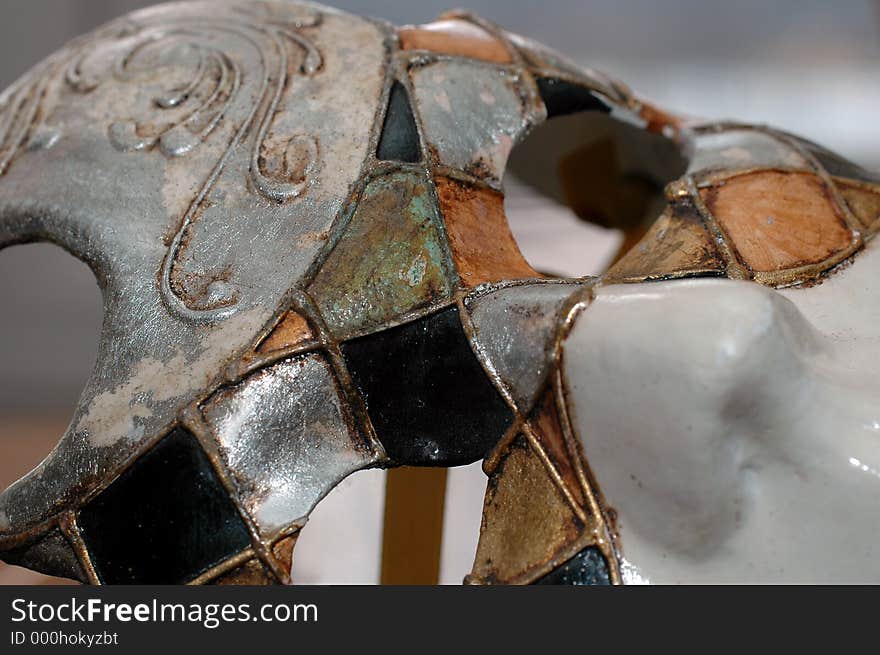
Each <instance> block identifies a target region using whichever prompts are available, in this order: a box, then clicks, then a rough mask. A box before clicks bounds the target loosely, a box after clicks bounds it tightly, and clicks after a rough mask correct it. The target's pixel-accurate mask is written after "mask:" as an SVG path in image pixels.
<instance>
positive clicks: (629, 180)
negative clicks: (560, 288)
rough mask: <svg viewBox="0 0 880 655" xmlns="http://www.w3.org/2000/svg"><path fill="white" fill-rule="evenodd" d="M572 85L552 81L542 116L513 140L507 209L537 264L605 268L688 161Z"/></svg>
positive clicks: (590, 271)
mask: <svg viewBox="0 0 880 655" xmlns="http://www.w3.org/2000/svg"><path fill="white" fill-rule="evenodd" d="M585 93H586V94H587V96H589V93H588V92H586V91H585V90H584V89H581V88H578V87H572V86H570V85H568V88H566V86H557V87H555V88H554V87H553V86H550V87H549V94H550V95H549V96H548V92H544V93H543V95H544V97H545V103H547V105H548V107H551V105H552V109H553V110H552V111H548V115H549V119H548V120H547V121H546V122H545V123H543V124H541V125H540V126H538V127H537V128H535V129H534V130H533V131H532V132H531V133H530V134H529V135H528V136H527V137H526V138H525V139H523V140H522V141H521V142H520V143H518V144H517V145H516V146H515V147H514V149H513V151H512V153H511V155H510V158H509V160H508V164H507V169H506V171H505V178H504V188H505V213H506V214H507V219H508V222H509V225H510V228H511V231H512V232H513V235H514V238H515V239H516V241H517V244H518V245H519V247H520V250H521V251H522V253H523V255H524V256H525V258H526V259H527V260H528V262H529V264H531V265H532V266H533V267H534V268H535V269H537V270H539V271H541V272H543V273H546V274H549V275H553V276H559V277H580V276H584V275H598V274H600V273H603V272H604V271H605V270H606V268H607V267H608V266H609V265H610V264H611V263H613V261H614V260H615V259H616V258H617V257H619V256H620V255H622V254H623V253H624V252H626V251H627V250H628V249H629V248H630V247H632V246H633V245H635V243H636V242H638V240H639V239H640V238H641V237H642V236H644V234H645V233H646V232H647V229H648V227H650V225H651V223H653V221H654V219H655V218H656V217H657V216H659V215H660V214H661V212H662V210H663V206H664V205H665V200H664V198H663V188H664V187H665V186H666V184H668V183H669V182H671V181H673V180H675V179H677V178H678V177H680V176H681V175H682V174H683V173H684V172H685V169H686V167H687V162H686V160H685V158H684V157H683V156H682V154H681V152H680V151H679V149H678V147H677V146H676V145H675V143H673V142H672V141H671V140H669V139H667V138H666V137H664V136H661V135H658V134H653V133H650V132H648V131H646V130H644V129H642V128H640V127H638V126H636V125H632V124H630V123H627V122H624V121H623V120H621V118H619V117H618V116H616V115H615V114H613V113H610V114H609V113H607V112H605V111H603V109H604V108H603V107H602V106H601V104H595V103H589V102H586V101H585V98H586V96H585V95H584V94H585Z"/></svg>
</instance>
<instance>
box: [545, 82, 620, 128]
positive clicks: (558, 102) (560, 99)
mask: <svg viewBox="0 0 880 655" xmlns="http://www.w3.org/2000/svg"><path fill="white" fill-rule="evenodd" d="M538 91H539V92H540V94H541V99H542V100H543V101H544V106H545V107H546V108H547V118H553V117H555V116H565V115H566V114H576V113H578V112H582V111H602V112H607V111H608V106H607V105H606V104H605V103H604V102H602V101H601V100H599V98H597V97H596V96H594V95H593V93H592V92H591V91H590V90H589V89H587V88H585V87H582V86H578V85H576V84H572V83H571V82H566V81H565V80H557V79H555V78H552V77H540V78H538Z"/></svg>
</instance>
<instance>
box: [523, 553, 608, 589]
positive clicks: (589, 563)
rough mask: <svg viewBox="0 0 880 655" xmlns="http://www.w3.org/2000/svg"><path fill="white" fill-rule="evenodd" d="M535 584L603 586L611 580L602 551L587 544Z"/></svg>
mask: <svg viewBox="0 0 880 655" xmlns="http://www.w3.org/2000/svg"><path fill="white" fill-rule="evenodd" d="M535 584H552V585H581V586H604V585H610V584H611V580H610V578H609V577H608V565H607V564H606V563H605V558H604V557H603V556H602V553H601V552H599V549H598V548H596V547H594V546H588V547H587V548H584V549H583V550H582V551H581V552H579V553H578V554H577V555H575V556H574V557H572V558H571V559H570V560H568V561H567V562H565V564H562V565H560V566H559V567H557V568H556V569H555V570H553V571H550V573H548V574H547V575H545V576H544V577H543V578H541V579H540V580H537V581H536V582H535Z"/></svg>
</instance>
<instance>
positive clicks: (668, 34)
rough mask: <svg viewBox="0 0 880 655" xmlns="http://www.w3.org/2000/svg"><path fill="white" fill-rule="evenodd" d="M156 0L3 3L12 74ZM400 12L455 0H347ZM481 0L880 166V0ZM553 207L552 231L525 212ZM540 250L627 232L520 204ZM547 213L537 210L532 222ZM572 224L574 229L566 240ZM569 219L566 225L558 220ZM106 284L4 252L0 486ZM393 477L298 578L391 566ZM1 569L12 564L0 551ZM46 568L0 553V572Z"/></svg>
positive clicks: (465, 499) (466, 510) (658, 86)
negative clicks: (384, 543)
mask: <svg viewBox="0 0 880 655" xmlns="http://www.w3.org/2000/svg"><path fill="white" fill-rule="evenodd" d="M148 4H151V3H150V2H146V1H143V0H28V1H27V2H21V1H12V0H2V1H0V88H2V87H5V86H7V85H8V84H9V83H11V82H12V81H13V80H15V78H16V77H18V76H19V75H20V74H21V73H23V72H24V71H25V70H27V68H28V67H30V66H31V65H32V64H34V63H36V62H37V61H39V60H40V59H42V58H43V57H44V56H46V55H48V54H49V53H51V52H52V51H53V50H55V49H56V48H58V47H59V46H61V45H62V44H63V43H64V42H65V41H67V40H68V39H70V38H71V37H73V36H75V35H77V34H79V33H81V32H83V31H86V30H89V29H91V28H93V27H95V26H96V25H98V24H100V23H102V22H104V21H106V20H109V19H111V18H113V17H115V16H118V15H120V14H123V13H125V12H127V11H129V10H132V9H136V8H138V7H142V6H145V5H148ZM330 4H333V5H334V6H336V7H338V8H340V9H345V10H349V11H352V12H355V13H360V14H366V15H372V16H376V17H380V18H384V19H387V20H389V21H391V22H394V23H397V24H406V23H419V22H427V21H429V20H431V19H432V18H433V17H434V16H436V15H437V14H438V13H440V12H441V11H443V10H444V9H447V8H449V6H450V4H452V5H454V4H455V0H436V1H435V0H384V1H382V0H373V1H369V0H354V1H351V0H337V1H336V2H331V3H330ZM466 6H467V8H468V9H471V10H473V11H475V12H477V13H479V14H481V15H483V16H485V17H487V18H489V19H491V20H493V21H495V22H497V23H499V24H501V25H502V26H504V27H505V28H507V29H508V30H511V31H513V32H518V33H521V34H524V35H527V36H530V37H532V38H534V39H536V40H538V41H541V42H543V43H545V44H548V45H551V46H553V47H555V48H556V49H557V50H559V51H561V52H563V53H565V54H567V55H568V56H569V57H570V58H572V59H574V60H576V61H578V62H581V63H583V64H587V65H589V66H592V67H594V68H598V69H600V70H605V71H607V72H609V73H611V74H612V75H614V76H616V77H618V78H620V79H622V80H623V81H624V82H626V83H627V84H629V85H630V86H631V87H632V88H634V89H635V90H637V91H638V92H639V93H640V94H642V95H644V96H646V97H648V98H650V99H652V100H654V101H656V102H658V103H660V104H661V105H665V106H667V107H670V108H672V109H675V110H678V111H681V112H684V113H687V114H694V115H700V116H705V117H714V118H729V117H733V118H737V119H740V120H746V121H751V122H758V123H770V124H774V125H777V126H781V127H784V128H786V129H788V130H790V131H792V132H796V133H798V134H800V135H802V136H805V137H807V138H809V139H811V140H814V141H818V142H820V143H822V144H823V145H825V146H828V147H830V148H831V149H833V150H837V151H838V152H840V153H841V154H843V155H845V156H847V157H849V158H851V159H853V160H855V161H857V162H859V163H861V164H862V165H864V166H867V167H871V168H880V129H878V128H877V124H876V123H875V121H876V120H877V118H876V117H877V112H878V107H880V75H878V66H877V62H878V61H880V2H878V1H877V0H848V1H847V0H842V1H839V2H833V3H832V2H828V1H827V0H776V1H775V2H766V0H725V1H724V2H720V1H710V0H664V1H663V2H656V1H655V0H545V1H544V2H535V1H534V0H527V1H525V0H470V2H468V3H467V5H466ZM535 211H545V212H546V219H547V220H545V221H542V222H541V228H540V229H541V232H540V233H536V232H535V231H534V229H532V231H531V233H529V228H528V226H527V221H526V220H525V218H526V216H533V214H534V212H535ZM509 214H510V220H511V223H512V225H513V229H514V232H515V233H516V235H517V237H518V238H521V239H522V240H523V242H526V241H527V242H528V246H527V245H526V244H525V243H524V250H525V254H526V256H527V258H529V259H530V261H531V262H532V264H533V265H536V266H537V267H538V268H541V262H542V261H548V262H553V263H554V264H556V266H557V268H558V264H559V260H560V254H559V253H560V252H561V251H560V250H559V249H560V248H564V250H565V254H564V259H565V261H566V262H569V264H567V265H568V266H569V271H568V272H569V273H570V274H586V273H592V272H597V271H598V270H599V269H600V268H601V267H602V265H603V263H604V261H605V260H606V259H607V257H608V256H609V254H610V253H611V252H613V250H614V248H615V247H616V244H617V242H618V237H617V236H616V235H614V234H610V233H605V232H604V231H602V230H599V229H598V228H591V227H589V226H583V225H577V226H575V224H574V222H573V219H572V218H571V217H570V216H567V215H566V214H565V212H564V211H560V210H559V209H558V208H553V207H543V208H541V207H537V206H535V205H533V204H532V205H530V204H529V203H528V202H525V201H523V202H521V203H519V204H518V205H517V206H516V207H509ZM528 224H529V225H532V226H534V225H535V221H528ZM574 231H577V238H570V237H571V235H572V234H573V232H574ZM562 234H567V235H568V236H566V237H565V238H564V239H563V238H560V235H562ZM100 322H101V298H100V293H99V291H98V289H97V287H96V285H95V282H94V280H93V278H92V275H91V273H90V272H89V271H88V270H87V269H86V267H85V266H84V265H82V264H81V263H79V262H77V261H76V260H74V259H72V258H71V257H69V256H68V255H66V254H65V253H63V252H62V251H61V250H60V249H58V248H56V247H54V246H48V245H27V246H16V247H13V248H8V249H6V250H4V251H2V252H0V362H2V369H0V370H2V375H0V487H5V486H6V485H8V484H9V483H10V482H12V481H13V480H14V479H16V478H17V477H19V476H20V475H21V474H23V473H24V472H26V471H27V470H29V469H30V468H31V467H32V466H34V465H35V464H36V463H37V462H39V460H40V459H41V458H42V457H43V456H45V455H46V454H47V453H48V451H49V449H50V448H51V447H52V445H53V444H54V441H55V440H56V439H57V436H58V435H60V434H61V432H62V431H63V430H64V428H65V426H66V424H67V422H68V420H69V418H70V414H71V412H72V410H73V406H74V404H75V402H76V398H77V396H78V393H79V390H80V388H81V387H82V386H83V384H84V382H85V380H86V378H87V376H88V374H89V371H90V369H91V366H92V363H93V361H94V357H95V350H96V346H97V336H98V331H99V328H100ZM484 488H485V478H484V477H483V475H482V473H481V471H480V470H479V465H474V466H470V467H463V468H461V469H455V470H453V471H451V473H450V478H449V482H448V486H447V505H446V532H445V537H444V543H443V551H442V553H443V554H442V562H441V581H442V582H445V583H458V582H460V581H461V578H462V576H463V575H464V574H465V573H467V571H468V570H469V568H470V564H471V561H472V559H473V553H474V549H475V545H476V537H477V532H478V530H479V521H480V511H481V504H482V495H483V490H484ZM383 489H384V474H383V473H382V472H378V471H372V472H364V473H361V474H357V475H355V476H352V477H351V478H350V479H349V480H347V481H346V482H344V483H343V484H342V485H341V486H340V488H338V489H337V490H336V491H334V492H333V493H331V495H330V496H329V497H328V499H327V500H325V501H324V502H323V503H322V504H321V505H320V506H319V508H318V510H317V511H316V513H315V515H314V516H313V519H312V521H311V522H310V524H309V527H308V529H306V530H305V531H304V536H303V537H302V539H301V543H300V544H299V545H298V546H297V551H296V555H297V557H296V564H295V570H294V573H295V575H296V576H297V577H298V579H299V581H301V582H316V583H317V582H355V583H371V582H375V581H377V580H378V575H379V552H380V547H381V544H380V542H381V526H380V523H381V516H382V502H383ZM0 566H2V565H0ZM36 580H38V577H37V576H33V575H31V574H27V573H26V572H24V571H23V570H21V569H14V568H12V567H2V568H0V583H3V582H7V583H8V582H33V581H36Z"/></svg>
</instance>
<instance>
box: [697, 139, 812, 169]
mask: <svg viewBox="0 0 880 655" xmlns="http://www.w3.org/2000/svg"><path fill="white" fill-rule="evenodd" d="M693 148H694V156H693V158H692V159H691V161H690V165H689V166H688V171H687V172H689V173H698V172H701V171H711V170H731V169H748V168H757V167H769V168H774V167H777V168H797V169H802V170H810V164H809V163H808V162H807V160H806V159H805V158H804V157H803V156H801V154H800V153H799V152H798V151H797V150H795V149H794V148H791V147H788V146H787V145H785V144H784V143H783V142H781V141H780V140H779V139H776V138H773V137H772V136H770V135H769V134H764V133H763V132H759V131H757V130H738V129H731V130H724V131H721V132H708V133H705V134H700V135H698V136H697V137H696V138H695V139H694V144H693Z"/></svg>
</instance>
